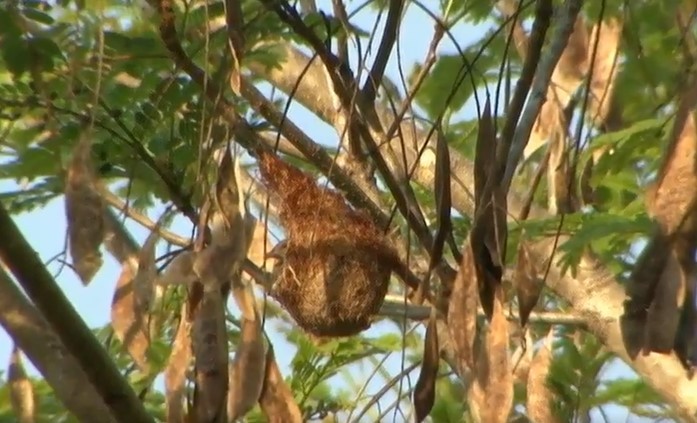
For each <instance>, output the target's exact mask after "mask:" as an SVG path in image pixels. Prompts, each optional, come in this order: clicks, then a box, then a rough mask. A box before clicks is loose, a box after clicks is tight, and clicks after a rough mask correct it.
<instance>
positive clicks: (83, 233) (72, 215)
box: [65, 134, 105, 285]
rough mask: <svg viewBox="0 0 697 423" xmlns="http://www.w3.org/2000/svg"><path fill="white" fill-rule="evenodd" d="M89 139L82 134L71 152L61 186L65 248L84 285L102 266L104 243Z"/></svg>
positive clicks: (99, 201)
mask: <svg viewBox="0 0 697 423" xmlns="http://www.w3.org/2000/svg"><path fill="white" fill-rule="evenodd" d="M91 148H92V140H91V138H90V137H89V135H88V134H84V135H83V136H82V137H81V138H80V141H78V143H77V145H76V146H75V149H74V150H73V157H72V160H71V162H70V166H69V167H68V173H67V180H66V183H65V215H66V219H67V221H68V245H69V247H70V256H71V258H72V260H73V267H74V268H75V272H76V273H77V275H78V276H79V277H80V279H81V280H82V283H83V284H85V285H87V284H89V283H90V281H92V278H93V277H94V275H95V274H96V273H97V271H98V270H99V269H100V268H101V267H102V263H103V259H102V253H101V251H100V250H99V249H100V247H101V245H102V241H103V240H104V235H105V229H104V207H105V205H104V200H103V199H102V197H101V196H100V195H99V194H98V192H97V190H96V189H95V183H96V177H95V174H94V170H93V169H92V162H91V159H90V150H91Z"/></svg>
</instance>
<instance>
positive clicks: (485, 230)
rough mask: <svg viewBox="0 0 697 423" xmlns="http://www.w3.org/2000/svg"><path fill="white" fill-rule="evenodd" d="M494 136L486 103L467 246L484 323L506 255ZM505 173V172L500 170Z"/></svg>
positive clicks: (503, 201)
mask: <svg viewBox="0 0 697 423" xmlns="http://www.w3.org/2000/svg"><path fill="white" fill-rule="evenodd" d="M496 149H497V141H496V133H495V132H494V123H493V118H492V116H491V107H490V105H489V100H488V99H487V102H486V105H485V106H484V111H483V112H482V116H481V118H480V122H479V132H478V134H477V144H476V148H475V159H474V199H475V200H474V209H475V210H474V215H475V216H474V224H473V225H472V231H471V232H470V238H469V244H470V246H471V249H472V253H473V261H474V267H475V270H476V275H477V278H476V279H477V285H478V291H479V300H480V303H481V305H482V308H483V309H484V314H486V316H487V318H488V319H491V313H492V310H493V301H494V292H495V291H496V289H497V288H498V287H499V286H500V284H501V277H502V276H503V258H504V257H505V255H506V240H507V238H508V225H507V222H506V218H507V216H506V210H507V205H506V193H505V192H504V190H503V188H502V186H501V184H500V182H501V179H502V177H503V175H496V174H495V171H496V168H495V163H496ZM504 170H505V169H504Z"/></svg>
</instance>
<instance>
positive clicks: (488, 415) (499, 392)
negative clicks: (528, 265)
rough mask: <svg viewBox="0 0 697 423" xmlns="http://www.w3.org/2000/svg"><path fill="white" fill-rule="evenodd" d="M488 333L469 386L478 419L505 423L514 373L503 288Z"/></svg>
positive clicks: (508, 410) (510, 400)
mask: <svg viewBox="0 0 697 423" xmlns="http://www.w3.org/2000/svg"><path fill="white" fill-rule="evenodd" d="M484 337H485V339H484V341H483V342H482V344H481V349H480V350H479V354H478V357H477V369H476V377H475V378H474V380H473V381H472V385H471V387H470V390H469V398H468V400H469V403H470V410H471V411H472V413H473V414H475V416H476V417H477V418H476V420H477V421H481V422H487V423H504V422H506V421H507V420H508V416H509V414H510V412H511V407H512V406H513V374H512V372H511V368H510V364H509V362H510V360H509V353H508V321H507V320H506V315H505V313H504V306H503V291H502V288H498V289H497V292H496V297H495V301H494V309H493V313H492V318H491V321H490V323H489V327H488V330H487V331H486V333H485V334H484Z"/></svg>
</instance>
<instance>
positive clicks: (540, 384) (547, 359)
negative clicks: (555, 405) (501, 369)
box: [525, 330, 559, 423]
mask: <svg viewBox="0 0 697 423" xmlns="http://www.w3.org/2000/svg"><path fill="white" fill-rule="evenodd" d="M553 340H554V332H553V331H552V330H550V331H549V334H548V335H547V337H546V338H545V340H544V342H543V344H542V346H541V347H540V349H539V350H538V351H537V353H536V354H535V357H534V358H533V359H532V364H531V365H530V372H529V373H528V385H527V403H526V405H525V408H526V410H527V414H528V417H529V418H530V419H531V420H532V421H534V422H536V423H537V422H539V423H556V422H558V421H559V419H558V418H557V417H556V416H555V415H554V411H553V409H552V400H553V399H554V394H553V393H552V391H551V390H550V389H549V386H548V385H547V377H548V375H549V369H550V366H551V365H552V357H553V354H552V348H553V347H552V341H553Z"/></svg>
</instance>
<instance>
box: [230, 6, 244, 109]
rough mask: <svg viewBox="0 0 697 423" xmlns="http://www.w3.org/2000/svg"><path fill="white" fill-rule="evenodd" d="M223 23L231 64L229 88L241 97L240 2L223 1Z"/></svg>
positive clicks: (241, 34)
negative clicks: (224, 24)
mask: <svg viewBox="0 0 697 423" xmlns="http://www.w3.org/2000/svg"><path fill="white" fill-rule="evenodd" d="M225 23H226V25H227V33H228V42H229V44H230V52H231V53H232V54H231V57H232V64H231V68H230V87H231V88H232V91H233V92H234V93H235V94H237V95H241V94H240V93H241V81H240V80H241V77H242V76H241V71H242V65H241V63H242V58H243V57H244V45H245V36H244V31H243V28H244V15H243V13H242V1H241V0H225Z"/></svg>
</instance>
